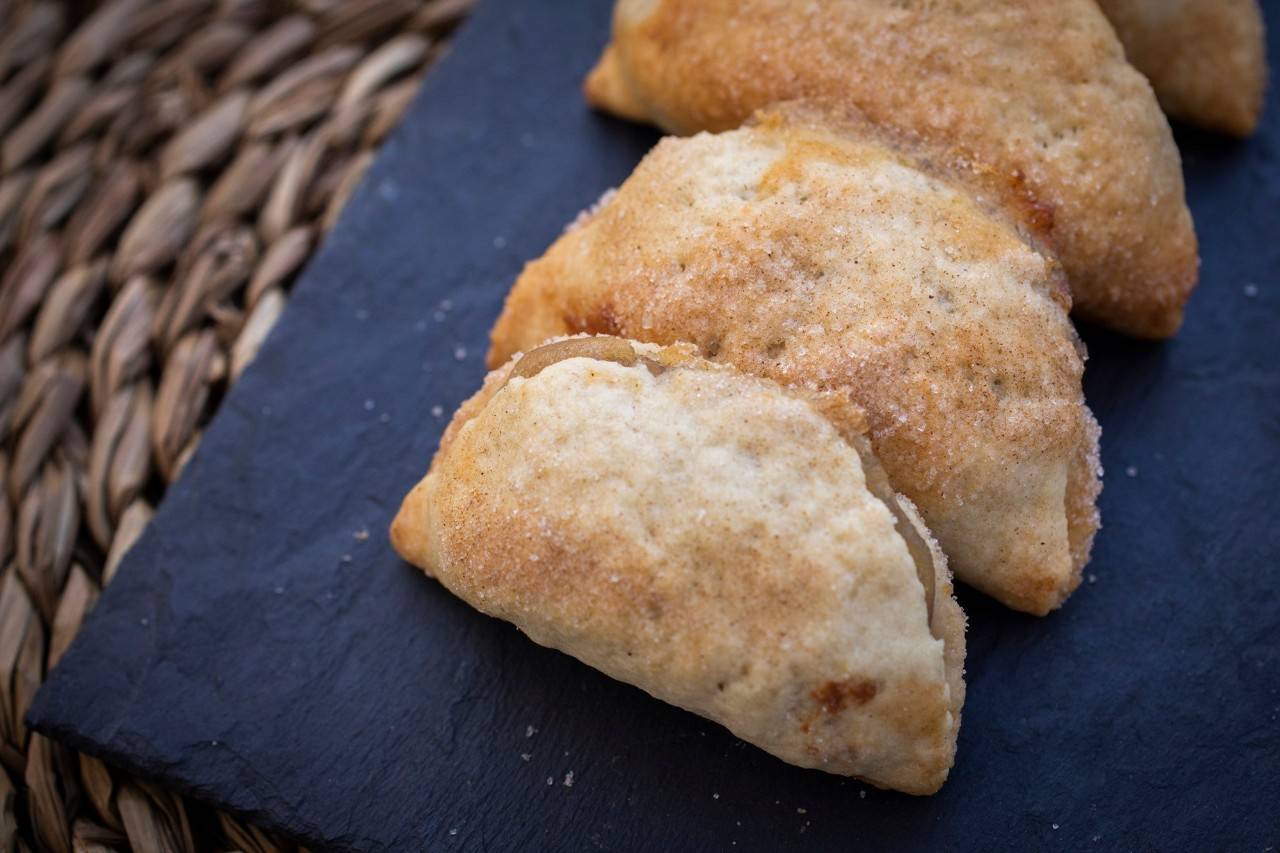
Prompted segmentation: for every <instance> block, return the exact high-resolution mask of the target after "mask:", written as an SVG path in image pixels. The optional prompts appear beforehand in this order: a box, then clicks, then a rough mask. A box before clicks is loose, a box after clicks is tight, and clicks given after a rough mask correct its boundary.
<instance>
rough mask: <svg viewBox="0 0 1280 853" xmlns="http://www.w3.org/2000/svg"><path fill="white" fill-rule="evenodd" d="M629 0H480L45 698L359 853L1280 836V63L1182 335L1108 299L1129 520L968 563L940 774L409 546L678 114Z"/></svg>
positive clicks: (1190, 153) (164, 768) (146, 762)
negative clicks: (1035, 591)
mask: <svg viewBox="0 0 1280 853" xmlns="http://www.w3.org/2000/svg"><path fill="white" fill-rule="evenodd" d="M608 5H609V4H608V3H606V2H604V0H594V1H593V0H573V2H570V0H563V2H556V3H554V4H552V3H537V4H534V3H526V2H523V0H486V2H485V3H483V4H482V6H481V8H480V10H479V12H478V13H477V14H476V16H475V17H474V19H473V20H472V21H471V23H469V24H468V25H467V29H466V31H465V33H464V34H463V36H462V37H461V38H460V40H459V42H458V43H457V45H456V48H455V50H454V52H453V55H452V56H451V57H450V58H449V59H448V60H447V61H446V62H445V64H444V65H443V67H442V68H440V69H439V71H437V72H436V73H435V74H434V75H433V76H432V77H431V78H430V79H429V80H428V82H427V85H426V87H425V89H424V91H423V93H422V95H421V97H420V98H419V100H418V102H417V104H416V105H415V107H414V109H413V110H412V112H411V113H410V115H409V117H408V119H407V120H406V121H405V123H404V125H403V126H402V127H401V128H400V129H399V130H398V131H397V132H396V134H395V135H394V136H393V137H392V139H391V141H390V142H389V143H388V145H387V147H386V149H385V151H384V152H383V154H382V155H381V156H380V158H379V160H378V162H377V164H376V165H375V167H374V168H373V170H372V172H371V174H370V175H369V177H368V179H367V180H366V181H365V183H364V185H363V187H362V188H361V190H360V191H359V193H358V194H357V196H356V198H355V201H354V202H353V203H352V205H351V206H350V208H349V209H348V211H347V213H346V215H345V217H344V218H343V221H342V223H341V225H340V226H339V228H338V229H337V230H336V231H335V232H334V234H333V235H332V237H331V238H330V239H329V241H328V243H327V244H326V245H325V247H324V248H323V249H322V250H321V252H320V255H319V256H318V257H317V259H316V260H315V262H314V263H313V264H311V266H310V267H309V269H308V270H307V272H306V274H305V276H304V278H303V281H302V282H301V283H300V284H299V286H298V288H297V290H296V292H295V295H294V297H293V299H292V301H291V302H290V304H289V308H288V311H287V312H286V314H285V317H284V319H283V321H282V323H281V324H280V326H279V328H278V329H277V331H276V333H275V334H274V335H273V336H272V337H271V339H270V340H269V341H268V343H267V345H266V347H265V348H264V350H263V351H262V354H261V355H260V357H259V359H258V361H257V363H256V364H255V365H254V367H253V368H252V369H251V370H250V371H249V372H248V374H247V375H246V376H245V377H244V379H243V380H242V381H241V383H240V384H239V385H238V386H237V387H236V388H235V390H234V391H233V392H232V393H231V394H230V395H229V397H228V398H227V400H226V402H225V404H224V405H223V407H222V410H221V412H220V413H219V414H218V416H217V418H216V420H215V422H214V423H213V425H212V426H211V427H210V428H209V430H208V432H207V433H206V435H205V439H204V442H203V444H202V445H201V447H200V451H199V453H198V454H197V455H196V457H195V459H194V460H193V461H192V463H191V466H190V468H189V469H188V471H187V473H186V474H185V475H184V476H183V478H182V480H181V482H179V483H178V484H177V485H176V486H175V487H174V488H173V489H172V490H171V491H170V493H169V495H168V497H167V498H166V499H165V501H164V502H163V504H162V505H161V507H160V511H159V513H158V515H157V517H156V520H155V523H154V524H153V525H152V526H151V527H150V529H149V530H148V531H147V533H146V535H145V536H144V537H143V539H142V540H141V542H140V543H139V544H138V546H137V547H136V548H135V550H134V551H133V553H132V554H131V555H130V557H129V559H128V560H127V561H126V564H125V565H124V567H123V568H122V569H121V571H120V574H119V576H118V577H117V579H116V580H115V581H114V582H113V583H112V585H111V587H110V589H109V590H108V591H107V592H106V594H105V595H104V597H103V598H102V600H101V602H100V603H99V604H98V607H97V609H96V611H95V612H94V613H93V615H92V618H91V619H90V621H89V623H88V624H87V626H86V627H85V629H84V630H83V631H82V632H81V634H80V636H79V639H78V640H77V641H76V643H75V645H74V646H73V648H72V649H71V650H70V652H69V653H68V654H67V656H66V657H65V658H64V660H63V662H62V664H61V665H60V666H59V667H58V669H57V671H56V672H55V673H54V674H53V676H52V678H51V679H50V680H49V682H48V684H47V685H46V686H45V688H44V690H43V691H42V692H41V693H40V695H39V697H38V699H37V702H36V704H35V707H34V708H33V709H32V712H31V715H30V719H31V722H32V724H33V725H34V726H35V727H36V728H37V729H39V730H41V731H43V732H47V733H49V734H51V735H53V736H54V737H57V738H59V739H61V740H63V741H65V742H66V743H69V744H71V745H72V746H75V747H76V748H79V749H82V750H85V751H87V752H90V753H92V754H95V755H99V756H102V757H103V758H105V759H107V760H108V761H110V762H112V763H114V764H117V765H119V766H121V767H124V768H126V769H128V770H130V771H132V772H136V773H140V774H144V775H147V776H150V777H154V778H156V779H159V780H161V781H163V782H165V783H167V784H170V785H173V786H175V787H177V788H178V789H180V790H182V791H184V792H186V793H189V794H191V795H193V796H196V797H199V798H202V799H204V800H207V801H209V802H211V803H216V804H217V805H219V806H222V807H225V808H229V809H233V810H235V811H238V812H242V813H244V814H245V815H247V816H248V817H249V818H250V819H252V820H255V821H258V822H261V823H262V824H264V825H266V826H269V827H272V828H275V829H278V830H283V831H285V832H288V833H290V834H293V835H295V836H297V837H299V838H301V839H304V840H306V841H308V842H310V843H312V844H314V845H316V846H327V847H332V848H337V849H359V850H383V849H420V848H424V847H429V848H431V849H446V848H450V847H466V848H472V849H476V848H486V849H518V848H523V849H530V848H562V849H582V848H597V847H598V848H603V849H637V848H641V847H643V848H647V849H662V848H673V849H682V850H683V849H729V848H730V847H732V846H734V845H735V844H736V847H737V848H739V849H761V850H765V849H769V850H772V849H780V848H803V847H809V846H821V847H829V848H847V847H850V846H854V845H858V846H869V847H872V848H887V847H892V848H899V849H906V850H936V849H956V850H975V849H993V848H1006V849H1009V848H1012V849H1019V850H1024V849H1047V850H1048V849H1061V850H1080V849H1106V850H1121V849H1124V850H1148V849H1157V848H1163V849H1232V850H1259V851H1260V850H1262V849H1264V848H1266V847H1268V846H1269V845H1276V844H1278V843H1280V722H1277V720H1278V718H1280V642H1278V637H1280V599H1278V597H1277V592H1278V591H1280V580H1278V579H1277V576H1276V571H1277V562H1278V558H1280V526H1277V525H1276V524H1274V523H1272V522H1273V518H1274V514H1275V505H1276V502H1277V499H1278V498H1280V494H1278V493H1277V491H1278V490H1277V471H1280V368H1278V367H1277V364H1278V362H1280V359H1277V356H1278V355H1280V346H1277V337H1278V336H1280V275H1277V269H1280V239H1278V238H1280V213H1278V211H1280V162H1277V146H1278V145H1280V98H1277V97H1276V96H1275V94H1274V93H1275V89H1273V95H1272V98H1271V103H1270V105H1269V111H1268V114H1267V125H1266V127H1265V128H1264V129H1263V131H1262V132H1261V133H1260V134H1259V135H1258V137H1257V138H1255V139H1253V140H1251V141H1249V142H1247V143H1231V142H1228V141H1225V140H1223V139H1219V138H1214V137H1210V136H1207V135H1199V134H1194V133H1189V132H1181V133H1180V142H1181V144H1182V146H1183V151H1184V154H1185V159H1186V166H1187V173H1188V182H1189V187H1190V195H1191V199H1192V204H1193V207H1194V210H1195V214H1196V220H1197V223H1198V225H1199V228H1200V235H1201V238H1202V244H1203V256H1204V266H1203V281H1202V284H1201V286H1200V289H1199V290H1198V291H1197V293H1196V295H1195V298H1194V299H1193V301H1192V304H1191V310H1190V312H1189V319H1188V321H1187V324H1186V328H1185V329H1184V331H1183V333H1182V334H1181V336H1179V337H1178V338H1177V340H1175V341H1172V342H1170V343H1168V344H1165V345H1153V344H1143V343H1137V342H1134V341H1129V340H1124V339H1121V338H1117V337H1113V336H1109V335H1107V334H1104V333H1100V332H1097V331H1094V330H1086V337H1087V338H1088V341H1089V344H1090V347H1091V350H1092V353H1093V357H1092V359H1091V361H1090V364H1089V373H1088V380H1087V392H1088V397H1089V400H1090V402H1091V403H1092V405H1093V407H1094V411H1095V412H1097V415H1098V417H1099V419H1100V420H1101V421H1102V424H1103V426H1104V445H1103V449H1104V461H1105V464H1106V467H1107V470H1108V477H1107V486H1106V490H1105V492H1104V494H1103V497H1102V509H1103V514H1104V520H1105V523H1106V528H1105V530H1104V532H1103V533H1102V535H1101V537H1100V538H1099V540H1098V544H1097V548H1096V551H1095V557H1094V561H1093V563H1092V565H1091V566H1090V567H1089V569H1088V571H1089V582H1088V583H1087V584H1086V585H1084V586H1083V587H1082V588H1081V590H1080V591H1079V593H1077V594H1076V596H1075V597H1074V598H1073V599H1072V600H1071V602H1070V603H1069V605H1068V606H1067V607H1066V608H1065V609H1064V610H1063V611H1061V612H1059V613H1057V614H1055V615H1053V616H1051V617H1049V618H1047V619H1034V618H1030V617H1023V616H1019V615H1016V614H1013V613H1010V612H1008V611H1005V610H1003V609H1001V608H999V607H997V606H995V605H993V604H991V603H990V602H989V601H987V600H985V599H983V598H982V597H981V596H978V595H976V594H973V593H969V592H965V593H963V594H962V599H963V603H964V605H965V607H966V608H967V609H968V612H969V614H970V617H971V626H972V627H971V631H970V657H969V664H968V669H969V690H970V692H969V697H970V698H969V702H968V704H967V706H966V708H965V712H964V713H965V717H964V726H963V729H962V731H961V736H960V754H959V761H958V763H957V765H956V768H955V771H954V772H953V774H952V776H951V780H950V781H949V782H948V783H947V785H946V787H945V789H944V790H943V791H942V793H941V794H939V795H937V796H935V797H932V798H928V799H917V798H912V797H907V796H902V795H897V794H892V793H885V792H881V791H877V790H874V789H867V788H866V786H864V785H862V784H860V783H858V782H854V781H849V780H843V779H839V778H836V777H832V776H827V775H824V774H822V773H819V772H814V771H804V770H798V769H795V768H792V767H788V766H786V765H784V764H782V763H781V762H779V761H776V760H775V759H773V758H771V757H769V756H767V755H765V754H764V753H762V752H760V751H758V750H756V749H754V748H752V747H749V746H746V745H744V744H743V743H741V742H739V741H737V740H736V739H735V738H733V737H732V736H731V735H729V734H728V733H727V732H725V731H723V730H721V729H719V728H717V727H716V726H714V725H712V724H710V723H706V722H704V721H702V720H700V719H699V718H697V717H694V716H692V715H690V714H686V713H684V712H682V711H679V710H676V709H674V708H671V707H668V706H665V705H663V704H661V703H659V702H657V701H655V700H652V699H650V698H648V697H646V696H645V695H644V694H643V693H641V692H640V691H639V690H636V689H633V688H631V687H628V686H625V685H622V684H618V683H615V682H612V681H610V680H609V679H607V678H605V677H603V676H601V675H599V674H597V673H595V672H594V671H592V670H590V669H588V668H587V667H585V666H582V665H580V664H578V663H577V662H575V661H573V660H571V659H570V658H568V657H565V656H562V655H560V654H557V653H555V652H552V651H549V650H546V649H542V648H539V647H537V646H535V645H534V644H533V643H531V642H529V641H528V640H526V639H525V638H523V637H522V636H521V635H520V634H519V633H518V632H516V631H515V629H513V628H511V627H510V626H508V625H505V624H503V623H500V622H497V621H494V620H491V619H487V618H485V617H483V616H481V615H479V614H478V613H475V612H473V611H472V610H470V609H468V608H467V607H466V606H465V605H463V604H461V603H460V602H458V601H456V600H454V599H453V598H451V597H450V596H449V595H448V594H447V593H445V592H444V590H443V589H441V588H440V587H439V586H437V585H436V584H435V583H433V582H431V581H429V580H427V579H426V578H424V577H423V576H421V575H420V574H419V573H418V572H416V571H414V570H412V569H410V568H409V567H408V566H406V565H404V564H402V563H401V562H399V561H398V560H397V559H396V558H395V556H394V555H393V554H392V552H391V550H390V548H389V547H388V545H387V542H386V538H385V535H384V530H385V528H386V525H387V523H388V521H389V519H390V517H391V515H392V512H393V510H394V508H395V507H396V505H397V503H398V500H399V498H400V496H401V495H402V494H403V493H404V492H405V490H406V489H407V488H408V487H409V486H410V485H411V484H412V483H413V482H414V481H415V480H416V479H417V478H418V476H419V475H420V474H421V473H422V471H423V470H424V469H425V467H426V464H427V461H428V459H429V458H430V455H431V453H432V451H433V449H434V447H435V445H436V441H437V438H438V435H439V432H440V430H441V427H442V425H443V423H444V421H443V419H442V417H441V415H440V414H437V413H438V412H441V411H443V413H445V414H446V415H447V413H449V412H451V411H452V409H453V408H454V406H455V405H456V404H457V403H458V402H459V401H461V400H462V399H464V398H465V397H466V396H467V395H468V394H469V393H470V392H471V391H472V390H473V389H474V388H475V387H476V386H477V384H478V383H479V381H480V378H481V376H482V373H483V368H482V365H481V359H482V356H483V353H484V350H485V345H486V334H487V330H488V328H489V325H490V323H491V321H492V320H493V318H494V316H495V315H496V312H497V310H498V308H499V305H500V302H501V299H502V296H503V294H504V292H505V290H506V288H507V287H508V285H509V284H510V282H511V281H512V280H513V278H514V277H515V275H516V273H517V272H518V271H519V269H520V266H521V263H522V261H523V260H524V259H526V258H532V257H535V256H537V255H538V254H540V253H541V252H542V250H543V249H544V248H545V247H546V246H547V244H548V243H549V242H550V241H551V240H552V239H554V238H555V236H556V235H557V234H558V233H559V231H560V229H561V227H562V225H563V224H564V223H565V222H567V221H568V220H569V219H571V218H572V217H573V215H574V214H575V213H576V212H577V211H578V210H579V209H580V208H582V207H583V206H585V205H587V204H590V203H591V202H592V201H593V200H594V199H595V198H596V197H597V196H598V195H599V193H600V192H601V191H602V190H604V189H605V188H606V187H609V186H611V185H614V184H616V183H618V182H619V181H620V180H621V179H622V178H624V177H625V176H626V175H627V173H628V172H629V171H630V169H631V167H632V165H633V164H634V162H635V161H636V160H637V159H638V158H639V157H640V156H641V154H642V153H643V152H644V150H645V149H646V148H647V147H648V146H649V145H650V144H651V143H652V141H653V139H654V136H653V135H652V134H651V133H650V132H648V131H643V130H640V129H638V128H634V127H629V126H626V125H623V124H621V123H618V122H614V121H611V120H608V119H605V118H602V117H599V116H595V115H592V114H590V113H589V112H588V111H587V110H586V109H585V107H584V106H583V103H582V101H581V98H580V97H579V81H580V79H581V76H582V73H583V72H584V71H585V70H586V69H587V68H588V67H589V65H590V63H591V61H592V59H593V58H594V56H595V53H596V51H597V50H598V48H599V46H600V45H601V44H602V42H603V41H604V38H605V33H606V29H607V18H608V8H607V7H608ZM1277 7H1280V2H1277V3H1272V4H1271V9H1270V11H1271V12H1272V20H1273V21H1274V22H1275V23H1277V24H1280V8H1277ZM1278 28H1280V27H1278ZM1278 28H1273V33H1274V32H1275V30H1276V29H1278ZM1271 54H1272V56H1280V40H1278V39H1276V38H1275V37H1274V36H1273V37H1272V42H1271ZM437 407H438V408H437ZM363 530H367V531H368V532H369V537H368V539H367V540H366V541H360V540H359V539H358V538H357V537H356V535H355V534H356V533H357V532H358V531H363ZM1095 579H1096V581H1095ZM529 727H533V728H529ZM534 729H536V733H534ZM530 733H532V734H530ZM522 753H524V754H527V756H528V758H527V760H525V759H524V757H523V756H522ZM570 772H572V773H573V777H572V778H573V785H572V787H566V786H565V784H564V779H565V777H566V774H568V773H570ZM864 795H865V796H864Z"/></svg>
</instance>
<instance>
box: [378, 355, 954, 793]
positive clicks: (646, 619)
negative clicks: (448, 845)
mask: <svg viewBox="0 0 1280 853" xmlns="http://www.w3.org/2000/svg"><path fill="white" fill-rule="evenodd" d="M695 352H696V351H695V350H694V349H693V348H692V347H688V346H678V347H668V348H666V349H660V348H659V347H656V346H652V345H645V344H632V343H629V342H627V341H623V340H620V339H616V338H605V339H600V338H577V339H570V340H566V341H560V342H557V343H553V344H550V345H549V346H545V347H543V348H540V349H537V350H534V351H533V352H531V353H529V354H527V355H525V356H524V357H523V359H521V360H519V361H517V362H515V363H514V367H513V366H512V365H510V364H509V365H507V366H506V367H503V368H502V369H500V370H498V371H495V372H494V373H491V374H490V375H489V377H488V379H487V380H486V381H485V385H484V388H483V389H482V390H481V391H480V392H479V393H478V394H477V395H476V396H475V397H473V398H472V399H471V400H470V401H468V402H467V403H466V404H464V405H463V407H462V408H461V409H460V410H459V412H458V413H457V415H455V416H454V419H453V422H452V423H451V424H450V426H449V428H448V431H447V432H446V434H445V437H444V440H443V441H442V442H441V446H440V450H439V452H438V453H437V454H436V457H435V459H434V460H433V461H432V463H431V470H430V472H429V473H428V474H427V476H426V478H425V479H423V480H422V482H421V483H419V484H418V485H417V486H416V487H415V488H414V489H413V490H412V491H411V492H410V493H409V495H408V497H406V498H405V500H404V504H403V506H402V507H401V509H400V512H399V514H398V515H397V516H396V519H395V521H394V523H393V525H392V528H391V538H392V542H393V544H394V545H395V548H396V550H397V551H398V552H399V553H400V554H401V555H402V556H403V557H405V558H406V559H407V560H409V561H410V562H412V563H414V564H416V565H418V566H420V567H422V568H423V569H425V570H426V571H427V573H428V574H430V575H433V576H434V577H436V578H438V579H439V580H440V582H441V583H443V584H444V585H445V586H446V587H448V588H449V590H450V591H452V592H453V593H455V594H456V595H458V596H459V597H461V598H462V599H464V600H465V601H467V602H468V603H470V604H471V605H473V606H474V607H476V608H478V609H479V610H482V611H484V612H485V613H488V614H490V615H493V616H497V617H500V618H502V619H506V620H509V621H511V622H514V623H515V624H516V625H517V626H518V627H519V628H520V629H521V630H522V631H524V632H525V633H526V634H528V635H529V636H530V637H531V638H532V639H533V640H534V641H536V642H538V643H541V644H542V645H546V646H551V647H553V648H556V649H560V650H561V651H564V652H567V653H569V654H571V655H573V656H574V657H576V658H578V659H580V660H582V661H584V662H585V663H587V664H589V665H591V666H593V667H596V668H597V669H599V670H601V671H602V672H604V673H606V674H608V675H610V676H612V677H614V678H617V679H620V680H622V681H626V682H629V683H631V684H634V685H636V686H638V687H640V688H642V689H644V690H646V691H648V692H649V693H651V694H652V695H654V696H656V697H658V698H660V699H663V700H665V701H667V702H671V703H672V704H675V705H679V706H681V707H683V708H686V709H688V710H690V711H694V712H696V713H698V714H702V715H703V716H706V717H709V718H710V719H712V720H715V721H717V722H719V723H722V724H723V725H725V726H726V727H728V728H729V729H730V730H732V731H733V732H734V733H735V734H737V735H738V736H739V737H741V738H742V739H743V740H746V741H749V742H751V743H753V744H755V745H757V746H759V747H761V748H763V749H765V750H768V751H769V752H771V753H773V754H774V755H776V756H778V757H780V758H782V759H784V760H785V761H788V762H791V763H793V764H798V765H801V766H804V767H816V768H821V769H823V770H827V771H830V772H833V773H841V774H846V775H855V776H859V777H862V778H864V779H866V780H868V781H870V782H872V783H874V784H876V785H880V786H884V787H889V788H896V789H899V790H902V791H907V792H910V793H914V794H927V793H931V792H933V791H936V790H937V789H938V788H939V786H941V785H942V783H943V781H944V780H945V779H946V776H947V772H948V770H949V768H950V767H951V764H952V761H953V758H954V753H955V740H956V732H957V729H958V727H959V724H960V708H961V705H962V703H963V701H964V682H963V678H962V668H963V661H964V616H963V613H962V612H961V610H960V607H959V605H957V604H956V602H955V600H954V599H953V597H952V595H951V586H950V580H949V575H948V573H947V570H946V566H945V560H944V558H943V556H942V554H941V552H939V551H938V549H937V547H936V545H934V544H933V543H932V541H931V540H930V539H929V537H928V533H927V532H926V531H925V530H924V528H923V526H920V523H919V519H918V517H917V516H915V515H914V512H913V510H912V507H911V505H910V503H909V502H906V501H901V500H900V499H899V498H897V497H896V496H895V495H894V494H893V492H892V490H891V489H890V488H889V487H888V486H887V483H886V481H884V479H883V477H884V475H883V473H882V472H878V469H877V465H876V463H875V460H874V457H873V456H871V455H870V451H869V450H865V449H863V450H859V447H858V445H859V443H860V442H861V443H862V444H863V446H864V448H865V441H862V439H861V436H860V435H859V434H858V432H857V431H856V430H854V431H851V432H847V433H843V434H842V433H841V432H839V431H838V430H837V429H836V427H835V426H834V425H833V423H832V422H831V421H829V420H828V419H827V418H826V417H825V416H824V414H823V412H824V411H826V410H827V409H830V408H831V407H837V408H846V409H848V408H849V404H848V402H847V401H843V400H840V399H836V398H832V397H830V396H828V398H826V399H822V398H820V397H817V396H814V395H811V394H808V393H804V392H799V391H794V390H787V389H784V388H782V387H781V386H779V385H777V384H776V383H774V382H771V381H768V380H763V379H758V378H754V377H749V376H745V375H743V374H740V373H738V372H736V371H734V370H732V369H731V368H728V367H726V366H723V365H714V364H711V363H709V362H706V361H704V360H702V359H700V358H698V357H697V356H696V354H695ZM852 423H853V420H851V418H850V417H846V418H844V419H843V421H842V425H843V426H844V427H845V428H849V426H850V425H851V424H852ZM862 453H866V454H867V457H866V458H864V457H863V456H862V455H861V454H862ZM877 476H878V478H879V485H877V484H876V480H877ZM922 579H923V580H925V581H927V583H925V584H922V582H921V581H922ZM583 712H584V713H587V712H588V710H587V709H585V708H584V709H583Z"/></svg>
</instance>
